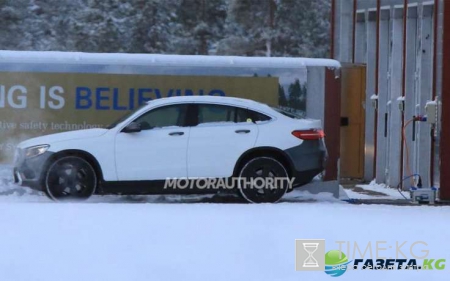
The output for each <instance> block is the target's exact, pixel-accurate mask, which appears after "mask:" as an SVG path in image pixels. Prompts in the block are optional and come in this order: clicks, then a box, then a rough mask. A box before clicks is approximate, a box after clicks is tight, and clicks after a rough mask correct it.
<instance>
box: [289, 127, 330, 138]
mask: <svg viewBox="0 0 450 281" xmlns="http://www.w3.org/2000/svg"><path fill="white" fill-rule="evenodd" d="M292 135H293V136H295V137H297V138H299V139H302V140H318V139H322V138H324V137H325V134H324V132H323V131H322V130H318V129H310V130H298V131H293V132H292Z"/></svg>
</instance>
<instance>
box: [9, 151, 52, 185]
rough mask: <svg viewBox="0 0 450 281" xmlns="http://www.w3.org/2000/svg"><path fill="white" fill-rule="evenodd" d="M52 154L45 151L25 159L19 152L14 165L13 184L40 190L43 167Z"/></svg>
mask: <svg viewBox="0 0 450 281" xmlns="http://www.w3.org/2000/svg"><path fill="white" fill-rule="evenodd" d="M52 154H53V153H52V152H48V151H47V152H45V153H43V154H41V155H39V156H36V157H32V158H25V157H23V156H22V155H21V153H20V152H19V153H18V156H17V157H16V161H15V163H14V169H13V173H14V182H15V183H16V184H19V185H22V186H27V187H30V188H32V189H36V190H42V184H41V183H42V176H43V172H44V169H45V168H44V167H45V165H46V163H47V160H48V159H49V158H50V157H51V156H52Z"/></svg>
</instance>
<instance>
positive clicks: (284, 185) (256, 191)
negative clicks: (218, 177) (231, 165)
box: [239, 157, 289, 203]
mask: <svg viewBox="0 0 450 281" xmlns="http://www.w3.org/2000/svg"><path fill="white" fill-rule="evenodd" d="M288 188H289V175H288V173H287V171H286V168H285V167H284V166H283V164H281V163H280V162H279V161H278V160H276V159H275V158H272V157H255V158H253V159H251V160H249V161H248V162H246V163H245V164H244V166H243V167H242V169H241V170H240V172H239V193H240V194H241V196H242V197H243V198H244V199H245V200H246V201H247V202H250V203H275V202H277V201H279V200H280V199H281V198H282V197H283V195H284V194H285V193H286V191H287V190H288Z"/></svg>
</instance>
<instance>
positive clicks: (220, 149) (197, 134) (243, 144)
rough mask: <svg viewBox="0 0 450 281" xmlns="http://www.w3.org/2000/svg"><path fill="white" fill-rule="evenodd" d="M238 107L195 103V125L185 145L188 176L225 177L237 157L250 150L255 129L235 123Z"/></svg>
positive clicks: (253, 141)
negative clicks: (186, 146)
mask: <svg viewBox="0 0 450 281" xmlns="http://www.w3.org/2000/svg"><path fill="white" fill-rule="evenodd" d="M238 111H239V108H237V107H234V106H228V105H220V104H206V103H199V104H197V106H196V107H195V108H194V109H193V112H194V113H193V115H194V120H196V121H197V122H196V123H195V124H197V125H196V126H193V127H191V131H190V137H189V144H188V177H189V178H199V177H200V178H201V177H213V178H219V177H229V176H231V175H232V173H233V170H234V166H235V164H236V162H237V160H238V159H239V157H240V156H241V155H242V154H243V153H244V152H245V151H247V150H249V149H251V148H252V147H253V146H254V145H255V142H256V138H257V136H258V126H257V125H256V124H254V123H253V122H252V121H251V120H240V121H242V122H236V121H239V120H237V119H236V118H237V113H238Z"/></svg>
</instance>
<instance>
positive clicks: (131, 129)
mask: <svg viewBox="0 0 450 281" xmlns="http://www.w3.org/2000/svg"><path fill="white" fill-rule="evenodd" d="M140 131H142V129H141V124H139V123H136V122H131V123H130V124H128V125H127V126H126V127H125V128H123V129H122V132H124V133H139V132H140Z"/></svg>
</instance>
